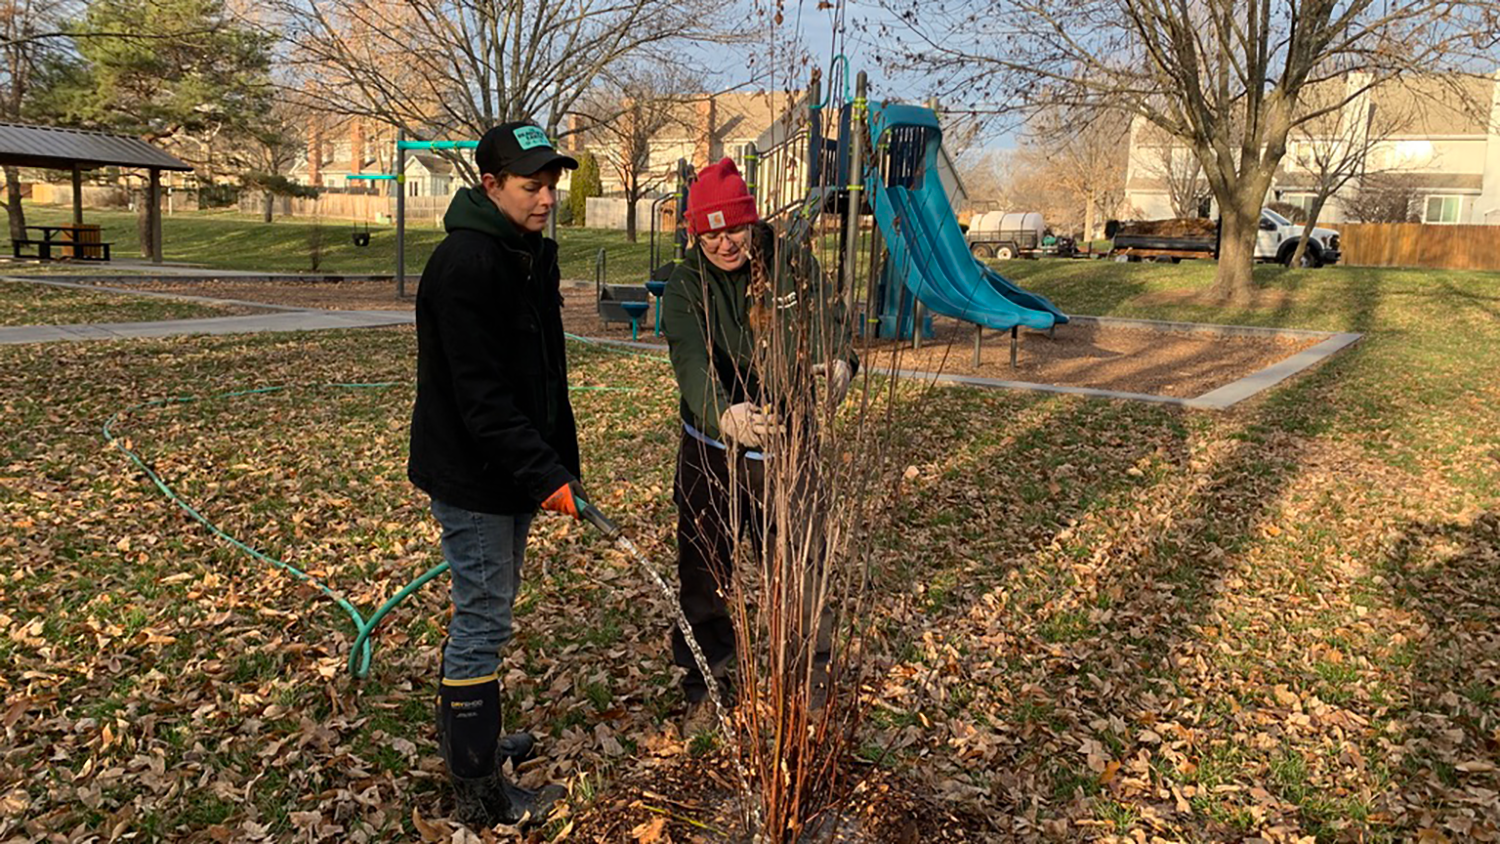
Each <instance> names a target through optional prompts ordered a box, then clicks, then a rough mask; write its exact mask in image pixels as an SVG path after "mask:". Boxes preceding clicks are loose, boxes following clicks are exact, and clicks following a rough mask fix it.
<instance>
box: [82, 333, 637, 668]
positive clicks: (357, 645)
mask: <svg viewBox="0 0 1500 844" xmlns="http://www.w3.org/2000/svg"><path fill="white" fill-rule="evenodd" d="M567 336H568V339H570V340H575V341H578V342H583V343H588V344H590V345H597V346H601V347H603V348H605V349H607V350H609V351H612V352H616V353H619V354H624V355H631V356H634V357H644V358H649V359H652V360H665V357H664V356H662V355H652V354H646V353H644V352H639V351H635V350H631V349H621V348H618V347H612V346H611V345H610V344H608V343H607V342H600V341H598V340H593V339H592V338H587V337H579V336H576V335H572V334H569V335H567ZM400 383H403V382H397V381H377V382H369V383H328V384H283V385H281V386H276V387H260V388H256V389H252V390H235V391H232V392H227V393H219V394H217V395H213V396H208V397H206V398H205V397H202V396H172V397H169V398H164V399H153V400H151V401H145V402H141V403H139V404H136V405H132V406H131V407H128V408H125V409H124V410H121V411H119V412H118V413H116V414H114V415H113V416H111V417H110V418H109V421H107V422H105V423H104V427H103V433H104V439H105V441H106V442H108V443H109V444H110V445H112V446H114V447H115V448H116V449H119V451H120V452H121V453H122V454H124V455H125V456H126V457H128V458H130V461H131V462H132V463H134V464H135V465H136V467H137V468H139V469H140V470H141V471H142V472H144V473H145V474H146V477H147V478H150V479H151V483H153V484H155V485H156V488H157V489H158V490H160V491H161V493H162V495H164V496H166V497H167V500H168V501H171V502H172V503H173V504H175V505H177V507H178V508H179V509H181V510H182V511H183V512H185V513H187V514H188V515H189V516H191V517H192V518H193V519H194V520H196V521H197V522H198V523H199V524H201V525H203V526H204V527H205V528H207V529H208V532H209V533H211V534H213V535H214V536H215V537H217V538H218V539H220V540H222V541H224V542H225V543H227V544H228V545H230V546H231V547H234V548H237V549H239V550H240V551H243V552H244V553H246V554H248V555H250V556H251V557H252V558H254V559H256V560H259V561H260V562H262V563H266V564H269V565H271V566H275V567H276V568H279V569H281V570H282V571H285V572H287V573H288V574H290V575H292V576H293V577H295V578H297V579H298V580H300V581H302V582H304V583H307V584H310V585H311V586H313V587H314V588H316V589H317V590H318V591H320V592H322V593H323V594H324V595H326V596H328V597H329V598H332V599H333V601H334V603H336V604H338V605H339V607H340V608H341V609H343V611H344V612H345V613H347V614H348V615H349V618H350V619H351V620H352V621H353V622H354V627H355V630H356V636H355V639H354V645H353V647H351V648H350V651H349V672H350V673H351V674H353V675H354V676H355V677H356V678H358V679H364V678H365V677H367V676H369V673H370V663H371V661H372V659H373V656H374V647H373V645H372V644H371V643H370V636H371V635H372V634H373V633H374V632H375V628H376V627H378V626H379V625H380V622H381V620H382V619H384V618H385V616H386V615H387V614H388V613H390V611H391V610H393V609H395V608H396V607H397V606H398V605H400V604H401V602H402V601H404V600H406V599H407V598H408V597H410V596H411V595H412V593H414V592H416V591H417V590H419V589H421V588H422V587H423V586H425V585H426V584H427V582H428V581H430V580H432V579H433V578H435V577H437V576H439V575H441V574H443V573H444V572H446V571H447V570H448V563H447V562H442V563H439V564H438V565H435V566H433V567H432V568H430V569H428V570H427V571H426V572H424V573H423V574H422V575H421V576H420V577H418V578H417V579H416V580H413V581H412V582H411V583H408V584H407V585H406V586H404V587H402V588H401V590H400V591H398V592H397V593H396V594H394V595H392V596H391V597H390V598H389V599H388V600H386V602H385V603H383V604H381V605H380V607H379V608H377V609H376V610H375V612H374V613H372V614H371V615H370V617H369V618H368V619H367V618H365V617H364V615H363V614H362V613H360V611H359V609H358V608H356V607H355V606H354V604H352V603H350V601H349V599H348V598H346V597H344V596H343V595H342V594H340V593H339V592H337V591H335V590H334V589H333V588H332V587H330V586H328V584H326V583H324V582H322V581H321V580H319V579H318V578H316V577H313V576H312V575H310V574H308V573H307V572H305V571H302V570H301V569H299V568H297V567H296V566H293V565H291V564H290V563H288V562H286V561H285V560H279V559H277V558H275V557H272V556H270V555H269V554H265V553H263V552H261V551H258V550H256V549H255V548H252V547H250V546H249V545H246V544H245V543H244V542H241V541H240V540H239V539H236V538H235V537H234V536H231V535H230V534H229V533H227V532H225V531H224V530H223V529H221V528H220V527H219V526H218V525H216V524H214V523H213V522H211V521H209V519H208V518H207V517H206V516H204V515H203V514H202V513H200V512H198V510H197V509H196V508H194V507H193V505H191V504H189V503H188V502H187V501H185V500H183V498H182V497H181V496H180V495H178V494H177V492H176V491H175V490H173V489H172V487H171V486H170V485H169V484H168V483H167V482H166V481H164V480H162V477H161V476H160V475H158V474H157V473H156V471H155V470H154V469H152V468H151V466H150V465H148V464H147V463H146V461H145V459H144V458H142V457H141V456H140V454H138V453H136V451H135V450H134V449H132V448H130V447H129V446H127V445H125V443H124V442H122V441H121V440H120V438H119V437H117V436H116V435H115V432H114V427H115V425H116V423H118V422H119V420H120V419H121V418H123V417H125V416H128V415H130V414H131V413H134V412H136V411H138V410H144V409H146V408H150V407H162V406H165V405H172V404H189V403H192V402H196V401H204V400H215V399H231V398H239V397H244V396H263V395H269V394H271V393H279V392H284V391H286V390H290V389H293V388H296V387H333V388H337V389H348V390H359V389H385V388H388V387H394V386H398V384H400ZM568 389H569V390H573V391H578V392H626V393H629V392H636V390H635V389H634V388H631V387H583V386H579V387H569V388H568Z"/></svg>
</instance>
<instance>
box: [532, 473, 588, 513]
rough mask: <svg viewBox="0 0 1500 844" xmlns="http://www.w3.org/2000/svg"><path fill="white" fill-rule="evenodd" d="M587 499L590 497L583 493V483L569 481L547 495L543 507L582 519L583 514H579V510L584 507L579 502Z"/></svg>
mask: <svg viewBox="0 0 1500 844" xmlns="http://www.w3.org/2000/svg"><path fill="white" fill-rule="evenodd" d="M587 500H588V497H587V496H585V495H584V494H583V484H581V483H579V482H578V481H568V482H567V483H565V484H563V485H562V486H560V487H558V488H557V491H556V492H554V493H552V494H551V495H549V496H547V500H546V501H543V502H542V509H543V510H551V511H552V512H554V513H562V514H563V515H564V516H572V517H573V518H575V519H581V518H583V516H581V515H579V512H580V511H581V510H582V509H583V507H582V505H581V504H580V503H579V502H580V501H587Z"/></svg>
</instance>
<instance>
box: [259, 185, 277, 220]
mask: <svg viewBox="0 0 1500 844" xmlns="http://www.w3.org/2000/svg"><path fill="white" fill-rule="evenodd" d="M275 201H276V197H275V196H274V195H273V194H272V193H271V192H270V191H266V192H265V201H264V203H263V204H262V205H261V209H262V211H261V216H260V219H261V222H263V223H269V222H271V215H272V205H273V203H275Z"/></svg>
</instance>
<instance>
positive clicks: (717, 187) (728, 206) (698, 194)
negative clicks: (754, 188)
mask: <svg viewBox="0 0 1500 844" xmlns="http://www.w3.org/2000/svg"><path fill="white" fill-rule="evenodd" d="M686 217H687V223H688V230H689V231H690V232H692V233H693V234H695V235H698V234H704V233H706V232H712V231H718V230H719V229H732V228H734V227H736V226H743V225H745V224H747V223H753V222H756V221H757V220H759V219H760V214H759V213H758V212H756V210H755V197H753V196H751V195H750V190H749V188H747V187H745V180H744V178H742V177H741V176H740V171H739V168H737V167H735V166H734V162H733V161H731V160H730V159H728V158H725V159H722V160H720V161H716V162H714V163H713V164H710V165H708V166H707V167H704V168H703V169H702V170H700V171H699V172H698V181H696V182H693V186H692V187H690V188H688V201H687V214H686Z"/></svg>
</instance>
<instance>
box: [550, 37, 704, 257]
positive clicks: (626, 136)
mask: <svg viewBox="0 0 1500 844" xmlns="http://www.w3.org/2000/svg"><path fill="white" fill-rule="evenodd" d="M702 89H703V87H702V82H701V80H697V79H693V78H691V77H689V76H688V75H686V74H684V73H682V72H680V71H676V70H673V69H670V68H662V67H657V68H650V67H643V66H637V67H633V68H631V69H630V70H628V71H627V72H625V73H624V74H622V78H621V79H620V81H618V82H615V83H611V84H608V85H604V86H600V87H599V88H598V89H596V90H595V91H593V92H592V93H591V95H590V96H589V97H588V98H587V102H586V103H584V104H583V105H581V106H580V107H579V108H578V109H577V110H576V111H575V114H577V115H578V116H579V118H580V121H579V123H580V128H581V129H582V131H583V133H584V143H585V144H586V145H587V146H588V147H589V148H590V149H592V150H594V152H595V154H596V155H597V156H598V157H599V160H600V161H601V162H602V163H603V166H604V169H606V170H608V171H610V172H612V173H613V174H614V176H615V178H616V179H617V180H619V183H620V189H621V192H622V193H624V195H625V203H626V205H625V237H626V239H627V240H629V241H630V242H632V243H634V242H635V238H636V203H637V202H639V201H640V200H641V199H642V198H644V197H645V196H647V195H648V194H649V193H651V192H653V191H654V190H655V189H656V188H658V187H660V186H661V185H662V184H664V183H665V182H666V181H667V180H668V179H669V178H670V177H671V176H672V165H673V163H672V162H663V161H657V162H653V161H652V155H651V152H652V142H653V141H655V140H656V139H657V138H658V137H659V136H660V135H662V134H663V133H666V134H669V135H671V134H674V133H690V132H692V131H693V125H694V121H693V112H694V109H695V108H696V106H697V104H698V103H699V102H701V101H703V100H704V99H705V98H707V97H710V96H711V95H708V94H701V93H697V94H694V93H689V92H693V91H702Z"/></svg>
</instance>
